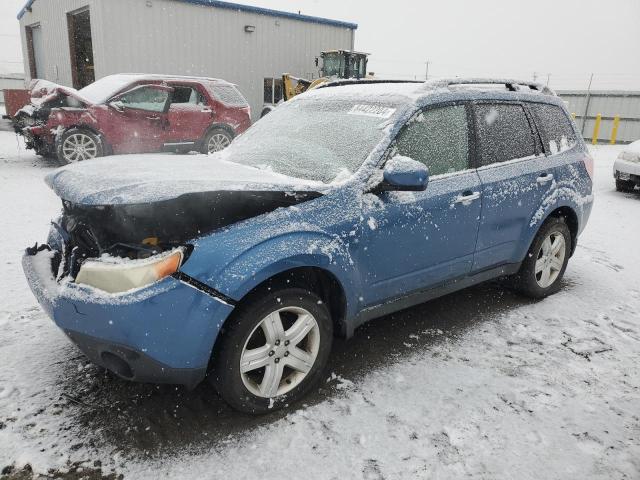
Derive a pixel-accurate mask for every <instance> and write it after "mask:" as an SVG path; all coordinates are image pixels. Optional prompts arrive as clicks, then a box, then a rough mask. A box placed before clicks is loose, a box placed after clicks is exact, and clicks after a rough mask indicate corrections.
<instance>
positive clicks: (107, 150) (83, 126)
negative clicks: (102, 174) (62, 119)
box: [54, 123, 113, 157]
mask: <svg viewBox="0 0 640 480" xmlns="http://www.w3.org/2000/svg"><path fill="white" fill-rule="evenodd" d="M73 129H78V130H88V131H89V132H91V133H93V134H94V135H95V136H97V137H98V138H100V141H101V142H102V156H103V157H104V156H107V155H111V154H112V153H113V151H112V149H111V145H110V144H109V142H107V138H106V136H105V135H104V133H102V132H101V131H100V130H98V129H97V128H96V127H95V126H94V125H89V124H87V123H74V124H73V125H69V126H68V127H65V128H64V129H63V130H62V131H61V132H56V134H55V140H54V146H55V149H56V150H57V149H58V141H59V140H60V139H61V138H62V136H63V135H64V134H65V133H67V132H68V131H69V130H73Z"/></svg>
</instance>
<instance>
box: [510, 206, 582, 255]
mask: <svg viewBox="0 0 640 480" xmlns="http://www.w3.org/2000/svg"><path fill="white" fill-rule="evenodd" d="M537 218H538V219H539V220H537V221H534V220H535V218H534V219H533V220H532V221H531V223H530V228H529V229H528V231H527V234H526V235H527V236H526V239H525V241H524V242H522V245H523V247H522V248H521V250H520V251H519V252H518V261H522V260H523V259H524V257H525V255H526V254H527V252H528V251H529V248H530V247H531V245H532V243H533V242H534V241H535V238H536V235H537V234H538V231H540V229H541V228H542V226H543V225H544V224H545V223H546V222H547V220H548V219H549V218H561V219H563V220H564V222H565V223H566V224H567V227H569V232H570V233H571V252H570V255H573V252H575V249H576V245H577V243H578V242H577V240H578V232H579V231H580V230H579V227H580V224H579V220H578V214H577V213H576V210H575V208H573V207H572V206H570V205H558V204H555V205H554V206H553V207H551V208H549V209H548V210H547V212H545V214H544V215H538V217H537Z"/></svg>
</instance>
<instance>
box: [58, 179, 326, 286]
mask: <svg viewBox="0 0 640 480" xmlns="http://www.w3.org/2000/svg"><path fill="white" fill-rule="evenodd" d="M319 195H320V194H319V193H317V192H299V193H291V192H280V191H243V190H241V191H233V190H230V191H214V192H197V193H187V194H184V195H181V196H179V197H176V198H173V199H168V200H162V201H158V202H153V203H145V204H116V205H80V204H74V203H72V202H70V201H67V200H63V202H62V203H63V214H62V216H61V217H60V218H59V219H57V220H56V221H54V222H52V230H51V233H50V236H49V245H50V248H52V249H53V250H54V251H55V252H56V253H55V255H54V256H53V260H52V270H53V272H54V274H55V277H56V278H57V279H58V280H61V279H66V280H69V281H75V282H77V283H85V284H89V285H91V286H94V287H96V288H100V289H101V290H105V291H108V292H110V293H117V292H121V291H126V290H128V289H131V288H136V287H140V286H143V285H141V284H140V283H135V282H134V283H131V282H130V281H128V280H127V278H126V277H122V276H121V277H117V276H115V277H114V281H115V282H117V278H120V283H122V284H121V285H120V286H117V285H112V284H111V283H108V282H107V283H104V282H102V281H98V282H97V283H96V281H95V280H92V279H95V278H96V276H95V270H96V263H97V262H96V260H98V261H99V262H100V263H102V264H103V265H106V267H104V268H106V269H109V268H110V267H109V265H119V269H120V271H122V269H123V266H122V265H123V262H126V261H129V262H131V263H130V264H129V265H128V267H129V268H132V269H135V268H138V267H139V266H141V265H144V264H147V263H149V262H156V261H157V262H163V261H164V262H165V263H157V264H155V263H154V265H155V266H154V267H153V268H156V269H158V268H160V269H161V270H162V271H163V272H164V273H166V272H169V274H175V273H176V272H177V270H178V268H179V266H180V265H181V264H183V263H184V262H185V261H186V260H187V259H188V257H189V255H190V253H191V251H192V249H193V242H194V240H195V239H197V238H198V237H200V236H202V235H205V234H208V233H210V232H213V231H214V230H217V229H220V228H223V227H226V226H228V225H231V224H234V223H236V222H239V221H242V220H245V219H248V218H252V217H255V216H258V215H261V214H264V213H267V212H270V211H273V210H275V209H277V208H281V207H288V206H292V205H295V204H298V203H301V202H304V201H307V200H310V199H312V198H316V197H318V196H319ZM45 248H47V247H45ZM171 255H176V256H178V255H179V259H178V260H179V261H176V262H172V263H171V262H170V264H166V262H167V261H169V260H166V259H167V258H168V259H171V258H175V257H171ZM91 262H92V263H91ZM89 266H90V267H91V269H92V271H93V275H88V274H87V271H88V270H89ZM114 270H115V269H114ZM160 278H162V277H161V276H159V277H158V278H157V279H156V280H158V279H160ZM150 280H154V278H153V277H151V278H150ZM107 284H108V285H109V287H105V285H107Z"/></svg>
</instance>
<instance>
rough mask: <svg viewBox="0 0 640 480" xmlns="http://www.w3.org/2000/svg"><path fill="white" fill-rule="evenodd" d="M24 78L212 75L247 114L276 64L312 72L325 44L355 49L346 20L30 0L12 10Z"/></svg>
mask: <svg viewBox="0 0 640 480" xmlns="http://www.w3.org/2000/svg"><path fill="white" fill-rule="evenodd" d="M18 19H19V20H20V28H21V32H22V51H23V58H24V62H25V67H24V68H25V72H26V77H27V80H29V79H31V78H43V79H46V80H50V81H52V82H55V83H59V84H63V85H67V86H73V87H75V88H81V87H83V86H84V85H86V84H88V83H91V82H92V81H94V80H96V79H98V78H101V77H103V76H105V75H109V74H112V73H124V72H136V73H138V72H140V73H161V74H162V73H164V74H176V75H199V76H208V77H218V78H223V79H225V80H228V81H230V82H233V83H235V84H237V85H238V88H239V89H240V90H241V91H242V93H243V94H244V95H245V97H246V98H247V100H248V101H249V104H250V105H251V109H252V112H253V117H254V119H257V118H258V117H259V115H260V111H261V109H262V106H263V104H264V103H271V102H272V101H273V100H275V101H277V100H278V99H279V96H280V95H281V90H282V89H281V80H280V77H281V75H282V73H284V72H288V73H291V74H293V75H294V76H302V77H307V78H312V77H317V76H318V70H317V67H316V65H315V58H316V57H317V56H319V54H320V52H321V51H323V50H331V49H353V47H354V38H355V30H356V29H357V27H358V26H357V25H356V24H353V23H347V22H341V21H336V20H328V19H325V18H318V17H311V16H307V15H299V14H293V13H287V12H281V11H276V10H270V9H265V8H258V7H252V6H247V5H240V4H235V3H229V2H221V1H215V0H29V1H28V2H27V4H26V5H25V7H24V8H23V9H22V10H21V11H20V13H19V14H18Z"/></svg>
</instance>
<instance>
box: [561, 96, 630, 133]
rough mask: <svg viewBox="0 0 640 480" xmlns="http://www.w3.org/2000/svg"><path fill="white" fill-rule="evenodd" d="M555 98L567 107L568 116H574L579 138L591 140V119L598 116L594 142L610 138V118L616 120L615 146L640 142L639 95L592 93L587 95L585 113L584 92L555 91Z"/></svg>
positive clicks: (611, 121) (593, 119)
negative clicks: (580, 130) (600, 117)
mask: <svg viewBox="0 0 640 480" xmlns="http://www.w3.org/2000/svg"><path fill="white" fill-rule="evenodd" d="M557 93H558V95H559V96H560V97H561V98H562V99H563V100H564V101H565V102H566V103H567V108H568V109H569V111H570V112H572V113H575V114H576V123H577V124H578V128H581V127H582V125H583V124H584V128H582V136H583V137H585V138H586V139H589V140H590V139H591V138H592V136H593V128H594V125H595V117H596V115H597V114H598V113H599V114H601V115H602V122H601V125H600V132H599V134H598V141H599V142H600V143H606V142H608V141H609V139H610V138H611V131H612V129H613V117H614V116H616V115H619V116H620V126H619V127H618V135H617V142H618V143H629V142H633V141H635V140H638V139H640V92H629V91H615V90H612V91H593V92H591V93H590V94H589V110H588V112H587V113H586V117H585V108H586V106H587V92H586V91H559V92H557Z"/></svg>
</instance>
